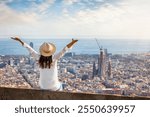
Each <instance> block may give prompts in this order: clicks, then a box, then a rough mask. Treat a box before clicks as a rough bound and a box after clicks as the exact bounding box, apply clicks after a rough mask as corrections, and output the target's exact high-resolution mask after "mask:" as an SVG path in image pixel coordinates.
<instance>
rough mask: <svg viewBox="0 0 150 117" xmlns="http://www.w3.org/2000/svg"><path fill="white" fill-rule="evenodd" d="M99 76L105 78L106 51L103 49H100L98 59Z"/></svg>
mask: <svg viewBox="0 0 150 117" xmlns="http://www.w3.org/2000/svg"><path fill="white" fill-rule="evenodd" d="M98 61H99V62H98V77H100V78H101V79H102V80H103V79H105V66H106V65H105V64H106V63H105V62H106V60H105V53H104V51H103V49H102V48H101V49H100V56H99V60H98Z"/></svg>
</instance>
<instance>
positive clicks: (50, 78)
mask: <svg viewBox="0 0 150 117" xmlns="http://www.w3.org/2000/svg"><path fill="white" fill-rule="evenodd" d="M24 47H26V48H27V49H28V51H29V52H30V54H31V56H32V57H33V58H34V59H35V60H39V57H40V54H39V53H38V52H36V51H35V50H34V49H33V48H32V47H30V46H29V45H28V44H27V43H24ZM68 50H69V48H68V47H67V46H66V47H64V48H63V49H62V51H60V52H59V53H58V54H56V55H54V56H53V62H52V66H51V68H50V69H49V68H44V69H42V68H40V78H39V86H40V88H41V89H49V90H53V91H56V90H62V84H61V82H60V81H59V79H58V70H57V61H58V60H59V59H60V58H61V57H62V56H63V55H64V54H65V53H66V52H67V51H68Z"/></svg>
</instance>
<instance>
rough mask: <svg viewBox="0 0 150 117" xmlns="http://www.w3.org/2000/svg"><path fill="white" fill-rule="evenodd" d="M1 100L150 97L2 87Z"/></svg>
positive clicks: (139, 98) (127, 98) (144, 98)
mask: <svg viewBox="0 0 150 117" xmlns="http://www.w3.org/2000/svg"><path fill="white" fill-rule="evenodd" d="M0 99H1V100H149V99H150V97H137V96H135V97H129V96H120V95H102V94H89V93H70V92H62V91H59V92H58V91H57V92H56V91H49V90H37V89H18V88H6V87H0Z"/></svg>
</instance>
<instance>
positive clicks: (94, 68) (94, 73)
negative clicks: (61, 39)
mask: <svg viewBox="0 0 150 117" xmlns="http://www.w3.org/2000/svg"><path fill="white" fill-rule="evenodd" d="M95 75H96V65H95V62H94V63H93V76H92V77H93V78H94V76H95Z"/></svg>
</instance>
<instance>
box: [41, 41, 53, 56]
mask: <svg viewBox="0 0 150 117" xmlns="http://www.w3.org/2000/svg"><path fill="white" fill-rule="evenodd" d="M39 51H40V54H41V55H42V56H46V57H47V56H51V55H53V54H54V53H55V51H56V47H55V45H54V44H52V43H46V42H44V43H43V44H42V45H41V46H40V49H39Z"/></svg>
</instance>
